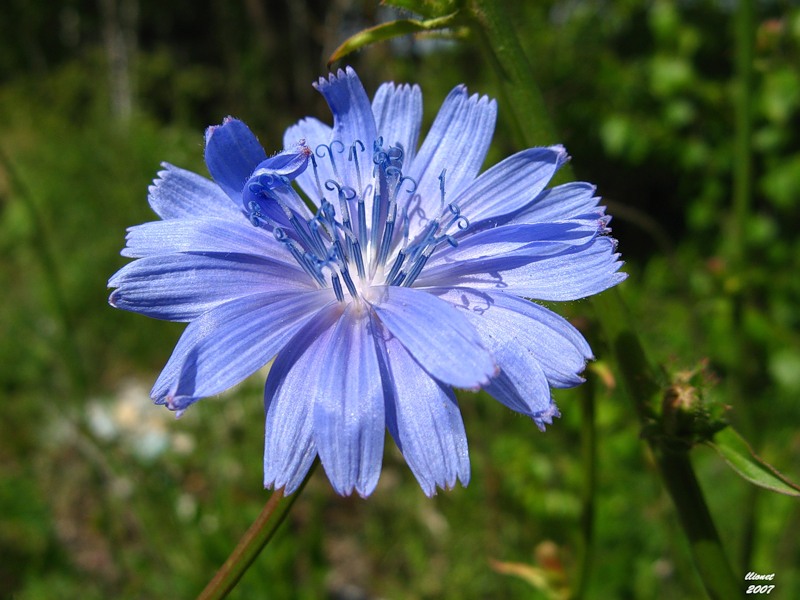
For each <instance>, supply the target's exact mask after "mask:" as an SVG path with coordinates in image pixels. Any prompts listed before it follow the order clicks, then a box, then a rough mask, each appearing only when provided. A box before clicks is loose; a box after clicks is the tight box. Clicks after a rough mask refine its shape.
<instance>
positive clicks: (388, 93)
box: [372, 83, 422, 165]
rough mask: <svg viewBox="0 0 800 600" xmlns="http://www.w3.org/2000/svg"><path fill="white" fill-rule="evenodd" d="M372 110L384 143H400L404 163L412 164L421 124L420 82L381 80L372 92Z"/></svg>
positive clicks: (396, 144) (386, 145)
mask: <svg viewBox="0 0 800 600" xmlns="http://www.w3.org/2000/svg"><path fill="white" fill-rule="evenodd" d="M372 113H373V114H374V115H375V125H376V128H377V130H378V135H380V136H381V137H382V138H383V144H384V147H386V148H388V147H390V146H399V147H401V148H402V149H403V151H404V152H405V157H404V160H403V162H404V164H406V165H409V164H411V162H412V161H413V160H414V156H416V154H417V143H418V142H419V130H420V127H421V126H422V91H421V90H420V89H419V86H417V85H414V86H411V85H408V84H404V85H397V86H396V85H395V84H394V83H384V84H383V85H382V86H381V87H379V88H378V91H377V92H376V93H375V98H374V99H373V101H372Z"/></svg>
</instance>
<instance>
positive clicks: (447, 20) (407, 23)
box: [328, 13, 457, 68]
mask: <svg viewBox="0 0 800 600" xmlns="http://www.w3.org/2000/svg"><path fill="white" fill-rule="evenodd" d="M456 15H457V13H452V14H449V15H445V16H443V17H437V18H435V19H428V20H426V21H417V20H415V19H400V20H397V21H390V22H389V23H382V24H380V25H376V26H375V27H370V28H368V29H364V30H363V31H359V32H358V33H356V34H355V35H353V36H351V37H349V38H347V39H346V40H345V41H344V42H343V43H342V45H341V46H339V47H338V48H337V49H336V50H334V51H333V54H331V57H330V58H329V59H328V68H330V66H331V65H332V64H333V63H334V62H336V61H337V60H340V59H341V58H344V57H345V56H347V55H348V54H351V53H352V52H355V51H356V50H358V49H360V48H363V47H364V46H368V45H369V44H374V43H376V42H385V41H386V40H390V39H392V38H394V37H398V36H401V35H408V34H410V33H421V32H426V31H428V32H429V31H437V30H440V29H445V28H447V27H450V26H451V25H453V23H455V21H456Z"/></svg>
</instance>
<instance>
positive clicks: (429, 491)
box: [417, 472, 470, 498]
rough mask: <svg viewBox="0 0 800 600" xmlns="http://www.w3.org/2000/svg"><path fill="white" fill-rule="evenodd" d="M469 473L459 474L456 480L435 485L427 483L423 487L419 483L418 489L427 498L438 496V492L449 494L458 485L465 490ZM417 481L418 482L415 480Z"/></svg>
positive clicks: (439, 482)
mask: <svg viewBox="0 0 800 600" xmlns="http://www.w3.org/2000/svg"><path fill="white" fill-rule="evenodd" d="M469 475H470V474H469V472H467V473H462V474H460V475H459V476H458V477H457V478H455V479H453V480H452V481H437V482H436V483H435V484H431V483H427V484H425V485H423V484H422V482H419V484H420V487H421V488H422V492H423V493H424V494H425V495H426V496H427V497H428V498H433V497H434V496H436V495H438V494H439V490H441V491H443V492H449V491H451V490H454V489H455V488H456V484H458V483H460V484H461V487H462V488H466V487H467V486H468V485H469ZM417 481H419V480H417Z"/></svg>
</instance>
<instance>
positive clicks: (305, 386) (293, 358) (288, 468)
mask: <svg viewBox="0 0 800 600" xmlns="http://www.w3.org/2000/svg"><path fill="white" fill-rule="evenodd" d="M340 314H341V305H340V304H338V303H337V304H336V305H332V306H330V307H327V308H325V309H323V310H321V311H320V312H319V313H317V315H316V316H315V317H314V318H313V319H311V320H310V321H309V322H308V323H307V325H306V326H305V327H303V328H302V329H301V330H299V331H298V333H297V334H296V335H295V336H294V338H292V339H291V340H290V341H289V343H288V344H286V346H285V347H284V349H283V350H281V351H280V353H279V354H278V356H277V357H276V358H275V362H274V363H273V364H272V368H271V369H270V371H269V375H268V377H267V385H266V388H265V390H264V410H265V413H266V425H265V436H264V487H267V488H270V487H274V488H276V489H278V488H281V487H283V486H286V489H285V490H284V491H285V493H286V494H290V493H292V492H293V491H295V490H296V489H297V488H298V487H299V486H300V484H301V483H302V481H303V479H304V478H305V475H306V473H307V472H308V469H309V468H310V467H311V464H312V463H313V461H314V457H315V456H316V455H317V446H316V444H315V443H314V419H313V407H314V401H313V399H312V398H309V395H308V393H309V389H314V388H315V386H314V384H313V383H312V385H311V386H309V373H312V372H315V371H314V370H316V369H318V368H319V365H317V363H316V361H318V360H319V359H320V357H319V356H318V355H317V354H316V353H315V352H314V351H313V350H312V349H311V346H312V345H313V344H314V342H315V340H317V339H318V338H319V337H320V336H321V335H322V334H323V333H325V332H327V331H329V330H330V329H331V328H332V327H333V326H334V324H335V322H336V320H337V319H338V318H339V316H340Z"/></svg>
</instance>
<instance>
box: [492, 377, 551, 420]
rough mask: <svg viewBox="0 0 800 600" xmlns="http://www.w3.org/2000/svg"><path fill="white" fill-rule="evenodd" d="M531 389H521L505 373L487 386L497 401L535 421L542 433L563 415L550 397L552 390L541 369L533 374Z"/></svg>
mask: <svg viewBox="0 0 800 600" xmlns="http://www.w3.org/2000/svg"><path fill="white" fill-rule="evenodd" d="M528 378H529V379H530V381H531V383H530V386H531V387H525V388H520V387H518V386H517V385H516V384H515V383H514V381H512V379H511V378H510V377H509V376H508V375H507V374H506V373H504V372H502V371H501V372H500V374H499V375H498V376H497V377H495V378H494V379H492V381H491V383H490V384H489V385H488V386H486V392H488V393H489V394H490V395H491V396H492V397H493V398H494V399H495V400H497V401H498V402H500V403H502V404H505V405H506V406H507V407H508V408H510V409H511V410H515V411H517V412H520V413H522V414H524V415H525V416H527V417H530V418H531V419H533V422H534V423H536V426H537V427H538V428H539V430H540V431H544V430H545V425H550V424H551V423H552V422H553V418H554V417H560V416H561V413H560V412H559V411H558V407H557V406H556V403H555V402H554V401H553V399H552V398H551V397H550V390H549V388H548V387H547V384H546V383H543V382H545V378H544V376H543V375H542V374H541V369H539V370H537V372H535V373H531V374H530V375H529V376H528ZM531 407H542V408H541V410H536V411H534V412H530V411H531Z"/></svg>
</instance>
